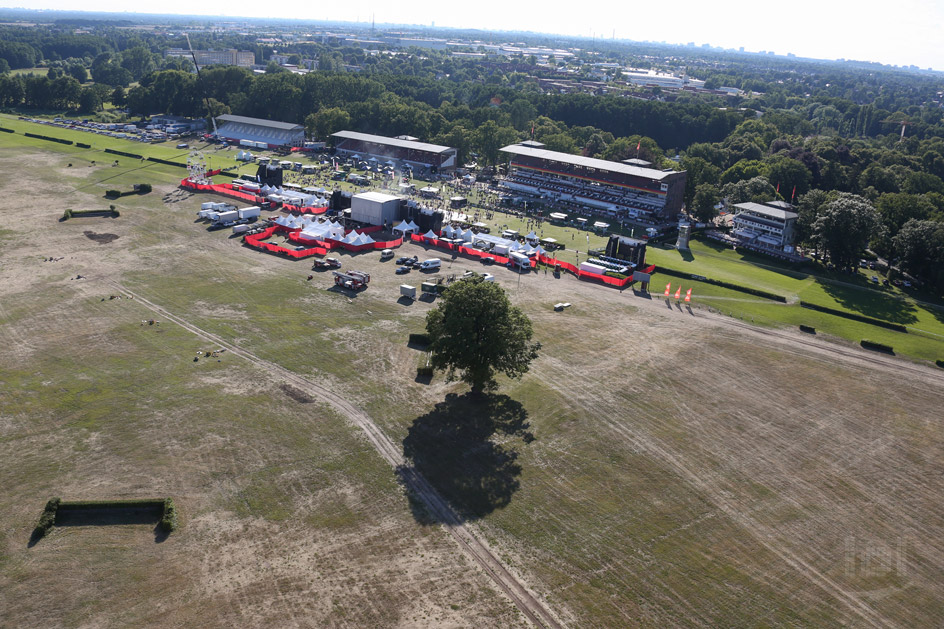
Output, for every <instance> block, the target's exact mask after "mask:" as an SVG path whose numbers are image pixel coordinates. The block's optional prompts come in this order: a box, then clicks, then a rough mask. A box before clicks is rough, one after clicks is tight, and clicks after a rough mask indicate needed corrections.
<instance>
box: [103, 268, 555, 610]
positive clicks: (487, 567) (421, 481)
mask: <svg viewBox="0 0 944 629" xmlns="http://www.w3.org/2000/svg"><path fill="white" fill-rule="evenodd" d="M108 283H109V284H111V285H112V286H114V287H115V288H116V289H118V290H119V291H121V292H123V293H125V294H127V295H131V296H133V297H134V300H135V302H137V303H139V304H141V305H142V306H143V307H145V308H147V309H148V310H150V311H152V312H154V313H155V314H158V315H160V316H161V317H162V318H163V319H166V320H168V321H171V322H173V323H176V324H177V325H179V326H180V327H182V328H184V329H185V330H187V331H188V332H191V333H192V334H194V335H196V336H198V337H200V338H202V339H204V340H206V341H209V342H211V343H215V344H217V345H219V346H220V347H222V348H225V349H226V350H227V351H228V352H231V353H232V354H234V355H236V356H239V357H240V358H242V359H244V360H246V361H248V362H250V363H252V364H254V365H256V366H258V367H259V368H261V369H263V370H265V371H266V372H268V373H270V374H273V375H275V376H277V377H280V378H282V379H283V380H285V381H286V382H288V383H290V384H292V385H294V386H296V387H299V388H300V389H302V390H303V391H305V392H306V393H309V394H311V395H313V396H315V397H317V398H319V399H321V400H323V401H325V402H327V403H328V404H330V405H331V406H332V407H333V408H334V409H335V410H336V411H337V412H339V413H340V414H342V415H343V416H344V417H346V418H347V419H348V420H349V421H350V422H351V423H353V424H354V425H355V426H357V427H358V428H360V429H361V430H362V431H363V432H364V434H365V435H366V437H367V439H368V441H370V443H371V445H372V446H373V447H374V449H376V450H377V452H378V453H379V454H380V456H381V457H383V459H384V460H385V461H387V463H389V464H390V465H391V466H392V467H393V468H394V469H397V470H400V471H401V472H402V473H401V477H402V478H403V482H404V483H405V484H406V486H407V489H408V490H409V491H412V492H413V494H414V495H415V496H416V497H417V498H419V499H420V500H421V501H422V502H423V504H424V505H425V506H426V508H427V509H428V510H429V511H430V512H431V513H432V514H434V515H435V517H436V518H437V519H439V521H440V522H442V523H443V526H444V528H445V529H446V530H447V531H448V532H449V534H450V535H452V537H453V539H455V541H456V543H458V544H459V547H460V548H462V550H463V551H464V552H465V553H466V554H468V555H469V556H471V557H472V559H473V560H474V561H475V562H476V563H477V564H478V565H479V566H480V567H481V568H482V569H483V570H484V571H485V572H486V574H488V575H489V577H491V579H492V580H493V581H494V582H495V583H496V585H498V587H499V588H500V589H501V590H502V591H503V592H504V593H505V594H506V595H508V597H509V598H510V599H511V600H512V602H514V604H515V605H516V606H517V607H518V609H519V610H521V612H522V613H523V614H524V615H525V616H526V617H527V618H528V619H529V620H530V621H531V622H532V624H534V625H535V626H536V627H546V628H549V629H550V628H553V629H558V628H561V627H563V625H562V624H561V622H560V621H559V620H558V619H557V618H556V616H555V615H554V614H552V613H551V611H550V610H549V609H548V608H547V607H546V606H545V605H544V604H543V603H542V602H541V601H540V600H538V598H537V597H536V596H535V595H533V594H532V593H531V592H530V590H529V589H528V588H527V586H526V585H524V583H522V582H521V581H520V580H519V579H518V578H517V577H516V576H515V575H513V574H512V573H511V571H510V570H509V569H508V568H506V567H505V565H504V564H503V563H502V561H501V560H500V559H499V558H498V555H497V554H496V553H495V552H494V551H492V549H491V548H489V547H488V545H487V544H486V543H485V542H483V541H482V540H481V539H480V538H481V536H480V535H479V536H476V535H475V534H474V531H473V530H472V527H471V526H470V525H468V524H464V523H462V521H461V519H460V518H459V516H458V514H457V513H456V512H455V511H454V510H453V509H452V507H450V506H449V504H448V503H447V502H446V501H445V500H444V499H443V498H442V496H440V495H439V492H437V491H436V490H435V489H434V488H433V487H432V485H430V484H429V482H428V481H427V480H426V479H425V478H424V477H423V475H422V474H420V473H419V472H418V471H417V470H415V469H414V468H413V467H412V466H410V465H408V464H407V461H406V460H405V459H404V458H403V454H402V452H401V450H400V448H399V447H397V445H396V444H395V443H394V442H393V441H391V440H390V438H389V437H387V435H386V434H384V432H383V431H382V430H380V428H379V427H378V426H377V425H376V424H375V423H374V422H373V421H372V420H371V419H370V417H368V416H367V415H366V414H365V413H364V412H363V411H361V410H359V409H357V408H355V407H354V406H353V405H351V404H350V403H349V402H348V401H347V400H345V399H344V398H342V397H341V396H339V395H337V394H335V393H334V392H332V391H330V390H328V389H326V388H324V387H322V386H320V385H318V384H317V383H315V382H312V381H311V380H308V379H306V378H303V377H302V376H300V375H298V374H296V373H294V372H292V371H289V370H288V369H285V368H284V367H282V366H280V365H277V364H275V363H272V362H269V361H267V360H264V359H262V358H259V357H258V356H256V355H255V354H253V353H251V352H249V351H246V350H245V349H243V348H241V347H239V346H238V345H234V344H233V343H230V342H228V341H226V340H224V339H222V338H220V337H219V336H217V335H215V334H213V333H211V332H207V331H206V330H204V329H202V328H199V327H197V326H195V325H193V324H192V323H189V322H188V321H186V320H185V319H183V318H181V317H178V316H176V315H174V314H173V313H171V312H168V311H167V310H165V309H164V308H162V307H161V306H159V305H157V304H155V303H153V302H151V301H149V300H148V299H146V298H145V297H143V296H141V295H139V294H137V293H134V292H132V291H130V290H128V289H127V288H125V287H124V286H122V285H121V284H119V283H118V282H114V281H110V280H109V281H108Z"/></svg>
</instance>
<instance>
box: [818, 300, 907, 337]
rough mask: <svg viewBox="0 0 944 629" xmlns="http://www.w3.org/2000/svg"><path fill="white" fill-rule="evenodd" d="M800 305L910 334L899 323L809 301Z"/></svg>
mask: <svg viewBox="0 0 944 629" xmlns="http://www.w3.org/2000/svg"><path fill="white" fill-rule="evenodd" d="M800 305H801V306H803V307H804V308H809V309H810V310H816V311H817V312H825V313H826V314H832V315H836V316H837V317H844V318H846V319H852V320H853V321H858V322H860V323H868V324H869V325H875V326H878V327H880V328H886V329H889V330H895V331H896V332H905V333H907V332H908V329H907V328H905V326H903V325H901V324H899V323H891V322H889V321H882V320H881V319H873V318H872V317H866V316H864V315H858V314H855V313H852V312H846V311H844V310H835V309H833V308H827V307H826V306H818V305H816V304H811V303H809V302H807V301H801V302H800Z"/></svg>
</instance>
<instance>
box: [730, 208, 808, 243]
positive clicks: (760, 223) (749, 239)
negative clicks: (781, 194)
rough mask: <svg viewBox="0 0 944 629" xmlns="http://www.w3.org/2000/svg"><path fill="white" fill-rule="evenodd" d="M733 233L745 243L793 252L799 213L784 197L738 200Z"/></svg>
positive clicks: (733, 218)
mask: <svg viewBox="0 0 944 629" xmlns="http://www.w3.org/2000/svg"><path fill="white" fill-rule="evenodd" d="M734 209H735V212H736V213H735V215H734V216H733V217H732V219H731V221H732V223H733V225H734V229H733V230H732V233H733V234H734V236H735V237H736V238H737V239H738V241H739V242H740V244H741V245H742V246H747V247H752V248H756V249H760V250H762V251H769V252H772V253H788V254H789V253H793V238H794V233H795V231H796V221H797V216H798V215H797V213H796V212H792V211H791V210H792V209H793V206H792V205H790V204H789V203H786V202H784V201H771V202H770V203H736V204H735V205H734Z"/></svg>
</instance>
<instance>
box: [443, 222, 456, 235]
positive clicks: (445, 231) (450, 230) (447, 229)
mask: <svg viewBox="0 0 944 629" xmlns="http://www.w3.org/2000/svg"><path fill="white" fill-rule="evenodd" d="M442 233H443V235H444V236H446V238H453V237H454V235H455V233H456V230H455V229H453V227H452V225H446V226H445V227H443V228H442Z"/></svg>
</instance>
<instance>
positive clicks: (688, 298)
mask: <svg viewBox="0 0 944 629" xmlns="http://www.w3.org/2000/svg"><path fill="white" fill-rule="evenodd" d="M691 300H692V289H690V288H689V289H688V290H687V291H686V292H685V301H687V302H688V301H691Z"/></svg>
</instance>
